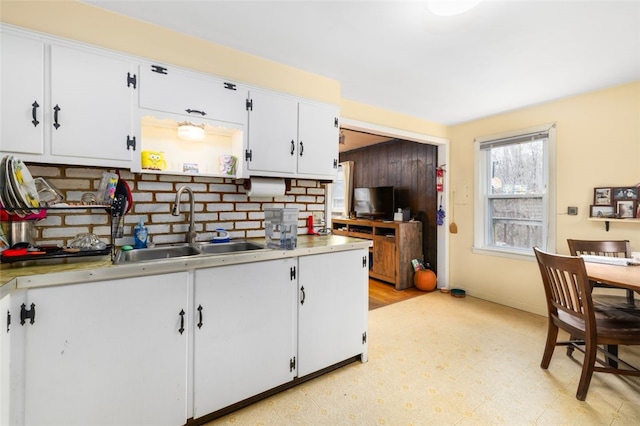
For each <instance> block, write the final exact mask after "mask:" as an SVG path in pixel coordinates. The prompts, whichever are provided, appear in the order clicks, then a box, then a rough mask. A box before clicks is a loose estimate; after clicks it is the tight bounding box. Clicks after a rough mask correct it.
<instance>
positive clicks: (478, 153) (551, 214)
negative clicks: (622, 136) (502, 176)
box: [472, 123, 556, 261]
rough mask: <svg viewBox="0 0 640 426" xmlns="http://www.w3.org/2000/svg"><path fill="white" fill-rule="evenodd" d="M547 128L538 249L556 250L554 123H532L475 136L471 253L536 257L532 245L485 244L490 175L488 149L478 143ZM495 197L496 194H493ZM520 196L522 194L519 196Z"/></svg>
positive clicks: (515, 136) (529, 133)
mask: <svg viewBox="0 0 640 426" xmlns="http://www.w3.org/2000/svg"><path fill="white" fill-rule="evenodd" d="M542 132H546V133H547V134H548V137H547V139H546V141H545V142H544V148H543V175H544V176H543V179H544V185H545V187H546V189H547V190H546V192H545V194H543V196H542V203H543V213H542V233H543V241H544V242H545V247H540V249H542V250H545V251H550V252H555V251H556V214H555V212H556V167H555V165H556V162H555V155H556V128H555V123H553V124H543V125H539V126H533V127H529V128H525V129H521V130H515V131H510V132H505V133H500V134H496V135H488V136H482V137H478V138H476V139H475V140H474V168H475V185H474V205H475V208H474V214H473V216H474V219H473V220H474V241H473V249H472V251H473V253H476V254H485V255H490V256H501V257H508V258H514V259H520V260H529V261H535V255H534V253H533V249H519V248H514V247H499V246H493V245H488V244H487V241H488V238H487V237H488V235H489V233H490V232H491V223H490V221H491V215H490V210H489V200H490V199H491V198H492V197H491V194H490V192H489V185H490V182H489V179H487V176H488V174H487V173H488V170H487V163H488V162H487V159H486V156H487V155H488V153H489V152H490V150H482V149H481V146H482V145H483V144H486V143H488V142H490V141H499V140H507V139H516V138H518V137H524V136H526V135H533V134H537V133H542ZM494 198H495V197H494ZM518 198H521V197H518Z"/></svg>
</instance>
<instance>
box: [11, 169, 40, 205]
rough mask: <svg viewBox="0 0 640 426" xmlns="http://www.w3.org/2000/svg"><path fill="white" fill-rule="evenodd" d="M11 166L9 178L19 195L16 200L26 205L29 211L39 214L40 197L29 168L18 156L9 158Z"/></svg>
mask: <svg viewBox="0 0 640 426" xmlns="http://www.w3.org/2000/svg"><path fill="white" fill-rule="evenodd" d="M9 168H10V174H9V179H10V182H11V184H12V185H13V190H14V193H15V194H16V195H17V196H16V200H17V201H19V202H20V203H21V206H23V207H26V209H27V211H30V212H31V213H33V214H38V213H39V212H40V208H39V207H40V197H39V196H38V191H37V190H36V185H35V183H34V180H33V177H32V176H31V173H30V172H29V169H28V168H27V166H26V165H25V164H24V163H23V162H22V160H20V159H19V158H18V157H12V158H11V159H10V160H9Z"/></svg>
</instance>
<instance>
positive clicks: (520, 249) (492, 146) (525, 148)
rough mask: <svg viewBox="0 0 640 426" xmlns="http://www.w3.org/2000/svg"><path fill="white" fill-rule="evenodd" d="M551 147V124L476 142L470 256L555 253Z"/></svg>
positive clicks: (552, 128)
mask: <svg viewBox="0 0 640 426" xmlns="http://www.w3.org/2000/svg"><path fill="white" fill-rule="evenodd" d="M554 147H555V128H554V126H550V125H546V126H539V127H535V128H531V129H526V130H522V131H518V132H511V133H508V134H502V135H494V136H487V137H481V138H477V139H476V140H475V165H476V188H475V189H476V191H475V193H476V197H475V203H476V206H477V208H476V209H475V217H474V222H475V232H474V240H475V241H474V251H488V252H493V253H503V254H507V255H526V256H531V257H532V256H533V251H532V248H533V247H539V248H541V249H543V250H550V251H554V250H555V215H554V212H555V203H554V199H555V197H554V196H553V190H552V189H553V187H554V179H555V174H554V167H552V159H553V157H554V156H553V153H554V151H555V149H554Z"/></svg>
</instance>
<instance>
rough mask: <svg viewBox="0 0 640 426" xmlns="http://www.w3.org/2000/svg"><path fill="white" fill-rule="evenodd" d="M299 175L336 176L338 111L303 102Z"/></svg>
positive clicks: (299, 128)
mask: <svg viewBox="0 0 640 426" xmlns="http://www.w3.org/2000/svg"><path fill="white" fill-rule="evenodd" d="M298 108H299V121H298V173H299V174H309V175H315V176H318V175H321V176H330V177H331V178H333V177H334V176H335V173H336V170H337V168H338V109H337V108H334V107H328V106H320V105H314V104H308V103H303V102H301V103H300V104H299V105H298Z"/></svg>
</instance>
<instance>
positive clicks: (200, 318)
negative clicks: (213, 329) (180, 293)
mask: <svg viewBox="0 0 640 426" xmlns="http://www.w3.org/2000/svg"><path fill="white" fill-rule="evenodd" d="M198 317H199V320H198V328H202V305H198Z"/></svg>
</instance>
